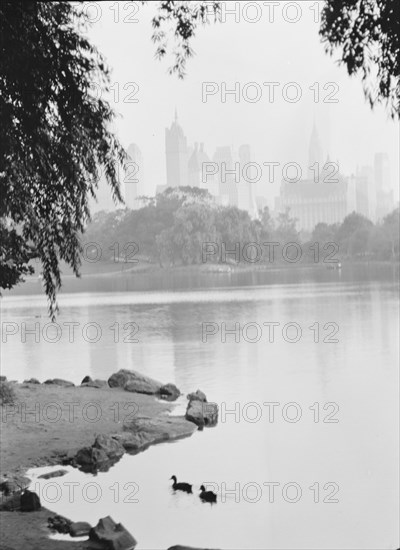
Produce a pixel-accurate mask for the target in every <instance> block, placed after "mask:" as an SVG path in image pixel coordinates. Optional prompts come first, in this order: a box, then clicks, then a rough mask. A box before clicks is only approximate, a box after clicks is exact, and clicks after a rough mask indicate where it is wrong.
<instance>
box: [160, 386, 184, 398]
mask: <svg viewBox="0 0 400 550" xmlns="http://www.w3.org/2000/svg"><path fill="white" fill-rule="evenodd" d="M158 393H159V394H160V397H161V399H165V400H166V401H175V399H178V397H179V396H180V394H181V392H180V391H179V390H178V388H177V387H176V386H175V384H165V385H164V386H161V388H160V391H159V392H158Z"/></svg>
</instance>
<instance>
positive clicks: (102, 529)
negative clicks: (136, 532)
mask: <svg viewBox="0 0 400 550" xmlns="http://www.w3.org/2000/svg"><path fill="white" fill-rule="evenodd" d="M89 538H90V539H91V540H95V541H98V542H100V543H101V544H102V545H104V548H107V550H131V549H133V548H135V546H136V544H137V542H136V540H135V539H134V538H133V537H132V535H131V534H130V533H129V532H128V531H127V530H126V529H125V527H124V526H123V525H121V523H118V524H117V523H115V521H114V520H113V519H112V518H111V517H110V516H107V517H105V518H102V519H100V520H99V523H98V524H97V525H96V527H92V529H91V530H90V533H89Z"/></svg>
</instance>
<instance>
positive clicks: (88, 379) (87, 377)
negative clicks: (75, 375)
mask: <svg viewBox="0 0 400 550" xmlns="http://www.w3.org/2000/svg"><path fill="white" fill-rule="evenodd" d="M88 382H93V380H92V379H91V378H90V376H85V377H84V379H83V380H82V382H81V386H82V384H87V383H88Z"/></svg>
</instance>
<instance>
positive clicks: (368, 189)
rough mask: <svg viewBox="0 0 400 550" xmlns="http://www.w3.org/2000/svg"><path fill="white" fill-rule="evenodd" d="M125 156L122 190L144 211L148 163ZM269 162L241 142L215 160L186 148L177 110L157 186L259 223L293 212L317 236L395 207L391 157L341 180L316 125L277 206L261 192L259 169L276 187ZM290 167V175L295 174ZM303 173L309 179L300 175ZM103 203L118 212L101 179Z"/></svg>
mask: <svg viewBox="0 0 400 550" xmlns="http://www.w3.org/2000/svg"><path fill="white" fill-rule="evenodd" d="M128 155H129V160H128V162H127V165H126V171H125V174H124V177H123V178H121V192H122V196H123V197H124V200H125V207H127V208H131V209H133V210H135V209H138V208H140V207H141V205H142V203H141V201H140V200H138V198H139V197H140V196H142V195H148V193H146V180H145V177H144V164H145V161H144V158H143V155H142V153H141V150H140V148H139V146H138V145H137V144H135V143H131V144H130V145H129V147H128ZM211 159H212V160H211ZM264 164H267V166H266V167H265V166H263V167H261V166H259V165H258V164H257V163H254V162H253V161H252V154H251V146H250V145H249V144H242V145H241V146H240V147H239V148H238V149H237V150H235V149H234V148H233V146H232V145H220V146H218V147H217V148H216V149H215V152H214V154H213V155H212V157H211V158H210V156H209V155H208V154H207V152H206V144H204V143H203V142H200V143H199V142H197V141H196V142H195V143H194V144H193V146H192V145H191V144H190V143H189V142H188V139H187V137H186V133H185V130H184V129H183V128H182V126H181V124H180V122H179V117H178V110H177V108H176V107H175V111H174V118H173V120H172V122H171V124H170V126H169V127H166V128H165V176H166V183H165V184H164V185H157V188H156V193H160V192H162V191H164V190H165V189H166V188H167V187H179V186H192V187H200V188H203V189H206V190H207V191H208V192H209V193H210V194H211V195H212V196H213V198H214V200H215V202H216V204H218V205H221V206H236V207H238V208H239V209H242V210H246V211H247V212H248V213H249V215H250V216H251V218H257V217H258V216H259V210H262V209H263V207H265V206H268V208H269V210H270V212H271V215H272V216H274V217H277V216H278V214H279V213H281V212H284V211H286V210H287V209H288V210H289V214H290V216H291V217H293V218H295V219H296V220H297V222H296V224H297V228H298V229H299V230H301V231H312V230H313V228H314V227H315V226H316V225H317V224H318V223H327V224H332V223H341V222H342V221H343V219H344V218H345V217H346V215H348V214H350V213H351V212H353V211H354V212H357V213H359V214H362V215H364V216H365V217H367V218H368V219H370V220H371V221H373V222H374V223H375V222H376V221H379V220H382V219H383V217H384V216H385V215H386V214H388V213H389V212H390V211H391V210H393V209H394V207H395V202H394V193H393V189H392V185H391V180H390V163H389V158H388V155H387V153H384V152H376V153H375V155H374V163H373V165H372V166H371V165H364V166H361V167H359V166H357V168H356V173H355V174H354V173H352V174H343V173H341V172H340V162H339V161H336V162H332V161H330V156H329V152H328V151H327V152H326V157H325V160H324V147H323V145H322V142H321V139H320V133H319V128H318V125H317V123H316V120H315V119H314V121H313V126H312V131H311V135H310V137H309V146H308V162H307V164H306V165H305V166H303V167H300V166H299V165H297V169H296V170H297V177H295V178H293V166H289V165H287V166H286V170H285V177H283V178H281V179H280V187H279V193H278V194H277V195H276V196H275V198H274V201H273V203H272V204H271V202H270V201H269V200H268V199H267V197H266V196H264V195H260V194H257V193H256V182H257V181H258V180H257V177H256V176H257V173H255V170H256V171H258V173H260V171H262V168H264V169H265V168H267V171H265V170H264V174H263V176H264V179H266V178H268V181H271V176H273V180H274V183H275V180H276V171H275V168H276V166H270V165H268V163H264ZM289 164H297V163H289ZM289 169H292V176H290V175H289V174H290V170H289ZM299 169H300V171H299ZM271 170H272V171H271ZM299 173H300V174H301V177H299ZM304 174H306V175H307V177H306V178H304V177H302V176H303V175H304ZM322 185H324V187H321V186H322ZM98 198H99V199H98V201H97V203H96V204H93V207H92V208H93V212H97V211H100V210H108V211H110V210H115V209H116V208H118V207H120V206H118V205H115V204H114V203H113V201H112V198H111V194H110V192H109V190H108V191H107V184H106V181H105V178H104V177H102V178H101V180H100V184H99V193H98ZM260 205H261V208H260Z"/></svg>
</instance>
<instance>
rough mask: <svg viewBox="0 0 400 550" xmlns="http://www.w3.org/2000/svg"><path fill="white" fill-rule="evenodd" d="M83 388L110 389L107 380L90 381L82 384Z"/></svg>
mask: <svg viewBox="0 0 400 550" xmlns="http://www.w3.org/2000/svg"><path fill="white" fill-rule="evenodd" d="M81 386H83V387H86V388H104V387H105V386H107V387H108V383H107V380H98V379H97V378H96V380H90V381H89V382H82V384H81Z"/></svg>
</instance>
